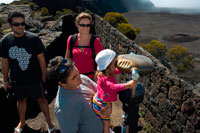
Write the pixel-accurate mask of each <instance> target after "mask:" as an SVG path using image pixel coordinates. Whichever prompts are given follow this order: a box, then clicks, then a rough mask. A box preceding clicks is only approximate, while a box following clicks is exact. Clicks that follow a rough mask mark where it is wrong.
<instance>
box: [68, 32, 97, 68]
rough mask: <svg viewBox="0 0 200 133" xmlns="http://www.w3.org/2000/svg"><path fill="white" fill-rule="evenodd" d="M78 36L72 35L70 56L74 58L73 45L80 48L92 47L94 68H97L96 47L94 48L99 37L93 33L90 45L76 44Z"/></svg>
mask: <svg viewBox="0 0 200 133" xmlns="http://www.w3.org/2000/svg"><path fill="white" fill-rule="evenodd" d="M76 38H77V34H74V35H71V40H70V57H71V59H72V57H73V54H72V49H73V47H79V48H91V51H92V58H93V60H94V69H95V70H96V66H97V65H96V62H95V49H94V41H95V39H96V38H97V37H96V36H95V35H92V37H91V39H90V46H75V43H76Z"/></svg>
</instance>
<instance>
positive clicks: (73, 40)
mask: <svg viewBox="0 0 200 133" xmlns="http://www.w3.org/2000/svg"><path fill="white" fill-rule="evenodd" d="M76 38H77V34H74V35H71V40H70V58H71V59H72V56H73V54H72V49H73V47H74V45H75V43H76Z"/></svg>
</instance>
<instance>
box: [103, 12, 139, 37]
mask: <svg viewBox="0 0 200 133" xmlns="http://www.w3.org/2000/svg"><path fill="white" fill-rule="evenodd" d="M104 20H105V21H108V22H109V23H110V24H111V25H112V26H113V27H115V28H117V29H118V30H119V31H120V32H122V33H123V34H124V35H125V36H127V37H128V38H130V39H132V40H134V39H135V38H136V35H138V34H139V33H140V32H141V30H140V28H135V29H134V28H133V26H132V25H131V24H128V20H127V19H126V18H125V17H124V16H123V15H122V14H120V13H118V12H108V13H106V14H105V16H104Z"/></svg>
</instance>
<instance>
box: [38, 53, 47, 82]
mask: <svg viewBox="0 0 200 133" xmlns="http://www.w3.org/2000/svg"><path fill="white" fill-rule="evenodd" d="M37 58H38V61H39V64H40V69H41V71H42V81H43V83H45V82H46V62H45V58H44V53H40V54H38V55H37Z"/></svg>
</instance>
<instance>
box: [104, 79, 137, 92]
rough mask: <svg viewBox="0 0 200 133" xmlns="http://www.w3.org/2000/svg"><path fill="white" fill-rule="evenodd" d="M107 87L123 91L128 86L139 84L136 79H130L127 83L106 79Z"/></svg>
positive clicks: (134, 86)
mask: <svg viewBox="0 0 200 133" xmlns="http://www.w3.org/2000/svg"><path fill="white" fill-rule="evenodd" d="M106 86H107V87H106V88H109V89H111V90H114V91H122V90H125V89H128V88H133V89H134V88H136V86H137V81H136V80H130V81H129V82H127V83H122V84H118V83H113V82H112V81H109V80H107V81H106Z"/></svg>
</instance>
